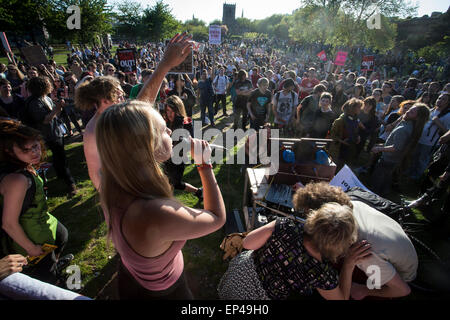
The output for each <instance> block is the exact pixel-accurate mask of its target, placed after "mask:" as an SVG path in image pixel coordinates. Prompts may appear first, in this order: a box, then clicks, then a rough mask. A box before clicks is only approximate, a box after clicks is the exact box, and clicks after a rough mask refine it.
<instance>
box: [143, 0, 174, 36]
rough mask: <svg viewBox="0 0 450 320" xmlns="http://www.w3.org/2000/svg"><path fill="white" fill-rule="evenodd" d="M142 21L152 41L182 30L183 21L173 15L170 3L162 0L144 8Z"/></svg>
mask: <svg viewBox="0 0 450 320" xmlns="http://www.w3.org/2000/svg"><path fill="white" fill-rule="evenodd" d="M142 22H143V24H144V26H145V27H146V29H147V30H148V31H147V32H149V39H150V40H151V41H163V40H164V39H167V38H170V37H172V36H173V35H174V33H176V32H179V31H181V23H180V22H179V21H177V20H176V19H175V17H174V16H173V15H172V12H171V9H170V8H169V5H167V4H164V3H163V1H162V0H161V1H158V2H156V4H155V5H154V6H153V7H150V8H146V9H145V10H144V14H143V19H142Z"/></svg>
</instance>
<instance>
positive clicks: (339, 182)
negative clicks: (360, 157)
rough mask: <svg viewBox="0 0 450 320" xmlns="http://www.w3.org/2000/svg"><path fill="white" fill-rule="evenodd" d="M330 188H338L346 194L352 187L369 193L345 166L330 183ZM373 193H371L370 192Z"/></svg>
mask: <svg viewBox="0 0 450 320" xmlns="http://www.w3.org/2000/svg"><path fill="white" fill-rule="evenodd" d="M330 185H331V186H335V187H339V188H341V189H342V190H343V191H344V192H347V191H348V190H350V189H351V188H353V187H360V188H362V189H364V190H367V191H369V192H372V191H370V190H369V189H367V188H366V186H364V185H363V184H362V183H361V181H359V179H358V177H356V175H355V174H354V173H353V171H352V170H351V169H350V168H349V167H348V166H347V165H345V166H344V167H343V168H342V169H341V170H340V171H339V172H338V173H337V174H336V175H335V176H334V178H333V179H332V180H331V181H330ZM372 193H373V192H372Z"/></svg>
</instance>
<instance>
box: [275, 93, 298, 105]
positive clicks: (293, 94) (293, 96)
mask: <svg viewBox="0 0 450 320" xmlns="http://www.w3.org/2000/svg"><path fill="white" fill-rule="evenodd" d="M282 91H283V90H282ZM280 93H281V91H278V92H277V93H276V94H275V99H276V100H277V103H278V100H279V99H280ZM291 97H292V103H294V101H295V92H294V91H293V90H291ZM294 107H296V106H294Z"/></svg>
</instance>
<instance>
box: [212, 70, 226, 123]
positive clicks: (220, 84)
mask: <svg viewBox="0 0 450 320" xmlns="http://www.w3.org/2000/svg"><path fill="white" fill-rule="evenodd" d="M213 86H214V90H215V93H216V101H215V106H214V113H215V114H217V111H218V105H219V103H221V104H222V109H223V115H224V116H228V113H227V87H228V77H227V76H226V75H225V69H224V67H220V68H219V74H218V75H216V76H215V78H214V80H213Z"/></svg>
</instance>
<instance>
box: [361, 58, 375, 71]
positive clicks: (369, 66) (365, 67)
mask: <svg viewBox="0 0 450 320" xmlns="http://www.w3.org/2000/svg"><path fill="white" fill-rule="evenodd" d="M374 66H375V57H374V56H364V57H363V59H362V62H361V71H373V67H374Z"/></svg>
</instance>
